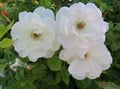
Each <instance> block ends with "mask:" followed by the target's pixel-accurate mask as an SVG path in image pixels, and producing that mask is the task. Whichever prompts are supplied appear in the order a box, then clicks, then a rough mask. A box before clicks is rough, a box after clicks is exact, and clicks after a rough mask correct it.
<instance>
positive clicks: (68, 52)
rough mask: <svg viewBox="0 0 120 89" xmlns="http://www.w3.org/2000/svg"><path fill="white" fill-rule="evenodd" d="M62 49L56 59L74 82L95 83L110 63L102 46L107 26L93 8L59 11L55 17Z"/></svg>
mask: <svg viewBox="0 0 120 89" xmlns="http://www.w3.org/2000/svg"><path fill="white" fill-rule="evenodd" d="M56 19H57V23H58V27H59V34H58V39H59V41H60V43H61V44H62V45H63V48H64V49H63V50H62V51H61V52H60V58H61V59H62V60H64V61H67V62H68V64H69V68H68V71H69V73H70V74H71V75H72V76H73V77H74V78H76V79H78V80H82V79H84V78H86V77H88V78H90V79H95V78H97V77H99V76H100V74H101V73H102V70H106V69H108V68H109V67H110V64H111V63H112V57H111V55H110V53H109V51H108V50H107V48H106V47H105V45H104V41H105V32H106V31H107V30H108V23H106V22H105V21H103V18H102V13H101V12H100V10H99V9H98V8H97V7H96V6H95V5H94V4H93V3H88V4H86V5H84V4H83V3H77V4H73V5H72V6H71V7H69V8H68V7H62V8H61V9H60V10H59V11H58V13H57V16H56Z"/></svg>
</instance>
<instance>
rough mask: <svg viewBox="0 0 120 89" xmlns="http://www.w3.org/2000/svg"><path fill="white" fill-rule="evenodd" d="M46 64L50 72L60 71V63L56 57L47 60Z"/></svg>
mask: <svg viewBox="0 0 120 89" xmlns="http://www.w3.org/2000/svg"><path fill="white" fill-rule="evenodd" d="M47 64H48V67H49V68H50V69H51V70H52V71H59V70H61V66H62V62H61V60H60V59H59V58H58V57H53V58H50V59H48V61H47Z"/></svg>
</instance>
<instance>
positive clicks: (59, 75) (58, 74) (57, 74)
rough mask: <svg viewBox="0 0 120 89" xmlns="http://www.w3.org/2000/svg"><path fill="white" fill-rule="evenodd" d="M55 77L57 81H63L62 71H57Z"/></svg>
mask: <svg viewBox="0 0 120 89" xmlns="http://www.w3.org/2000/svg"><path fill="white" fill-rule="evenodd" d="M55 79H56V82H57V83H60V82H61V74H60V72H57V73H56V75H55Z"/></svg>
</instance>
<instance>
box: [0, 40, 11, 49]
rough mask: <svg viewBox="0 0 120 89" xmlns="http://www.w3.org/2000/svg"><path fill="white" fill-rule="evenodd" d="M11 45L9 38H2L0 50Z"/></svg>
mask: <svg viewBox="0 0 120 89" xmlns="http://www.w3.org/2000/svg"><path fill="white" fill-rule="evenodd" d="M12 44H13V41H12V40H11V39H9V38H4V39H3V40H2V42H0V48H8V47H10V46H11V45H12Z"/></svg>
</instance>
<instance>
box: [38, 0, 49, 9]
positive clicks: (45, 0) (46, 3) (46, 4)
mask: <svg viewBox="0 0 120 89" xmlns="http://www.w3.org/2000/svg"><path fill="white" fill-rule="evenodd" d="M39 3H40V5H41V6H44V7H47V8H50V7H51V0H39Z"/></svg>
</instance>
